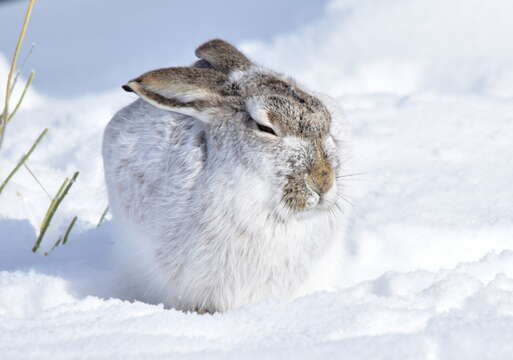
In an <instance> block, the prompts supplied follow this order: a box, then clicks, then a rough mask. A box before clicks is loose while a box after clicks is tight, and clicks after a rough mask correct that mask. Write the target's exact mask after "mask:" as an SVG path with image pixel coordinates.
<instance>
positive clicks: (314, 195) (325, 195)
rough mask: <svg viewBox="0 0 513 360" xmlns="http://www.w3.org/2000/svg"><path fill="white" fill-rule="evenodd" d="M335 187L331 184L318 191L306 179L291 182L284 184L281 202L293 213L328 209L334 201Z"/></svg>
mask: <svg viewBox="0 0 513 360" xmlns="http://www.w3.org/2000/svg"><path fill="white" fill-rule="evenodd" d="M336 198H337V189H336V186H335V185H333V186H331V187H330V188H329V189H328V190H327V191H325V192H322V191H319V190H318V189H317V188H315V187H314V186H311V184H309V183H308V182H307V181H303V182H301V183H297V182H291V181H289V183H288V184H287V186H285V191H284V194H283V198H282V202H283V204H284V205H285V206H286V207H287V208H288V209H289V211H292V212H294V213H300V212H305V211H308V210H313V209H318V210H329V209H330V208H332V207H333V206H334V204H335V203H336Z"/></svg>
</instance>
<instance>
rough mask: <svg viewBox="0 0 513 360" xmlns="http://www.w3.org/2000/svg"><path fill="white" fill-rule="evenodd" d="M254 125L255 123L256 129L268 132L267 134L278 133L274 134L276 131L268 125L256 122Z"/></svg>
mask: <svg viewBox="0 0 513 360" xmlns="http://www.w3.org/2000/svg"><path fill="white" fill-rule="evenodd" d="M256 125H257V128H258V130H260V131H262V132H265V133H268V134H271V135H274V136H278V135H276V132H275V131H274V130H273V129H272V128H270V127H269V126H265V125H262V124H259V123H256Z"/></svg>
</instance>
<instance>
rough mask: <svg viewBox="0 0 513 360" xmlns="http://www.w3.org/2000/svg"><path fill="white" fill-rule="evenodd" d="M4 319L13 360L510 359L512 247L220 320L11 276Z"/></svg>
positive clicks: (4, 282) (45, 279)
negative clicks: (432, 269) (81, 294)
mask: <svg viewBox="0 0 513 360" xmlns="http://www.w3.org/2000/svg"><path fill="white" fill-rule="evenodd" d="M0 316H1V318H2V325H1V326H0V332H1V334H2V336H0V349H2V358H4V359H12V360H15V359H23V360H26V359H47V358H52V359H56V360H57V359H70V358H73V359H91V358H94V359H149V358H151V359H169V358H173V359H176V358H185V359H221V358H222V359H262V358H273V359H274V358H276V359H278V358H281V359H283V358H287V359H333V358H347V359H353V360H357V359H402V360H407V359H415V360H419V359H426V360H427V359H466V360H471V359H479V360H483V359H493V360H500V359H510V358H511V353H512V351H513V252H511V251H505V252H502V253H500V254H494V255H489V256H487V257H485V258H483V259H481V260H480V261H478V262H473V263H464V264H461V265H459V266H457V267H456V268H453V269H450V270H442V271H438V272H428V271H416V272H411V273H387V274H384V275H383V276H381V277H379V278H378V279H376V280H373V281H368V282H363V283H360V284H358V285H357V286H354V287H350V288H346V289H344V290H341V291H338V292H335V293H318V294H315V295H312V296H308V297H305V298H302V299H298V300H296V301H294V302H292V303H277V302H272V301H268V302H264V303H261V304H258V305H254V306H248V307H244V308H240V309H237V310H234V311H230V312H228V313H226V314H223V315H220V314H217V315H214V316H210V315H206V316H201V315H196V314H184V313H181V312H177V311H175V310H165V309H163V308H162V307H161V306H154V305H147V304H143V303H137V302H136V303H128V302H122V301H120V300H116V299H110V300H101V299H99V298H97V297H85V298H77V297H76V296H74V295H73V293H72V291H71V290H70V284H69V283H68V282H67V281H64V280H63V279H62V278H59V277H54V276H48V275H43V274H39V273H36V272H28V273H26V272H0ZM20 334H23V335H20Z"/></svg>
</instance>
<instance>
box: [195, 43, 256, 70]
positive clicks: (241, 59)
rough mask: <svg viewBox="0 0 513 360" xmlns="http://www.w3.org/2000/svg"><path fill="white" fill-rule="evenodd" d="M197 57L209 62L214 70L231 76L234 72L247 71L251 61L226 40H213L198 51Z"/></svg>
mask: <svg viewBox="0 0 513 360" xmlns="http://www.w3.org/2000/svg"><path fill="white" fill-rule="evenodd" d="M195 53H196V56H197V57H199V58H200V59H203V60H205V61H207V62H208V63H209V64H211V65H212V66H213V67H214V69H216V70H218V71H221V72H223V73H225V74H229V73H230V72H232V71H234V70H247V69H248V68H249V67H250V66H251V61H249V59H248V58H247V57H246V56H245V55H244V54H243V53H241V52H240V51H239V50H237V48H236V47H235V46H233V45H231V44H229V43H227V42H226V41H224V40H221V39H213V40H210V41H207V42H206V43H204V44H203V45H201V46H200V47H198V48H197V49H196V52H195Z"/></svg>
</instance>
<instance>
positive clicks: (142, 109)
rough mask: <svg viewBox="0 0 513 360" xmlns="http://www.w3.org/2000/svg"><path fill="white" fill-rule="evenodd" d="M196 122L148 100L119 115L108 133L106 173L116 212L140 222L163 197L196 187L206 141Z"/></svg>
mask: <svg viewBox="0 0 513 360" xmlns="http://www.w3.org/2000/svg"><path fill="white" fill-rule="evenodd" d="M191 120H192V119H190V118H188V117H186V116H183V115H180V114H176V113H173V112H169V111H165V110H161V109H158V108H156V107H154V106H153V105H151V104H148V103H146V102H145V101H143V100H137V101H135V102H133V103H132V104H130V105H128V106H126V107H125V108H123V109H121V110H120V111H119V112H118V113H116V115H114V117H113V118H112V120H111V121H110V122H109V124H108V125H107V128H106V129H105V133H104V137H103V161H104V167H105V176H106V182H107V188H108V192H109V198H110V202H111V206H113V207H114V209H113V211H114V212H117V211H123V212H124V213H125V215H126V214H128V215H130V216H135V217H137V218H139V219H140V220H141V219H143V218H145V217H148V216H152V215H151V213H152V212H153V211H154V210H155V211H156V212H158V209H156V208H157V207H158V206H159V205H161V202H162V201H166V202H168V201H172V198H176V197H179V196H181V194H183V193H184V190H186V189H190V188H191V186H193V185H194V183H195V178H196V177H197V175H198V174H199V172H200V170H201V164H202V162H203V161H202V159H203V157H204V153H203V152H204V149H203V147H204V144H202V142H201V141H199V140H198V139H200V138H201V137H202V135H201V134H202V131H203V130H202V129H200V128H198V124H197V122H195V121H191ZM177 200H178V199H177ZM116 208H117V209H116Z"/></svg>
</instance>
